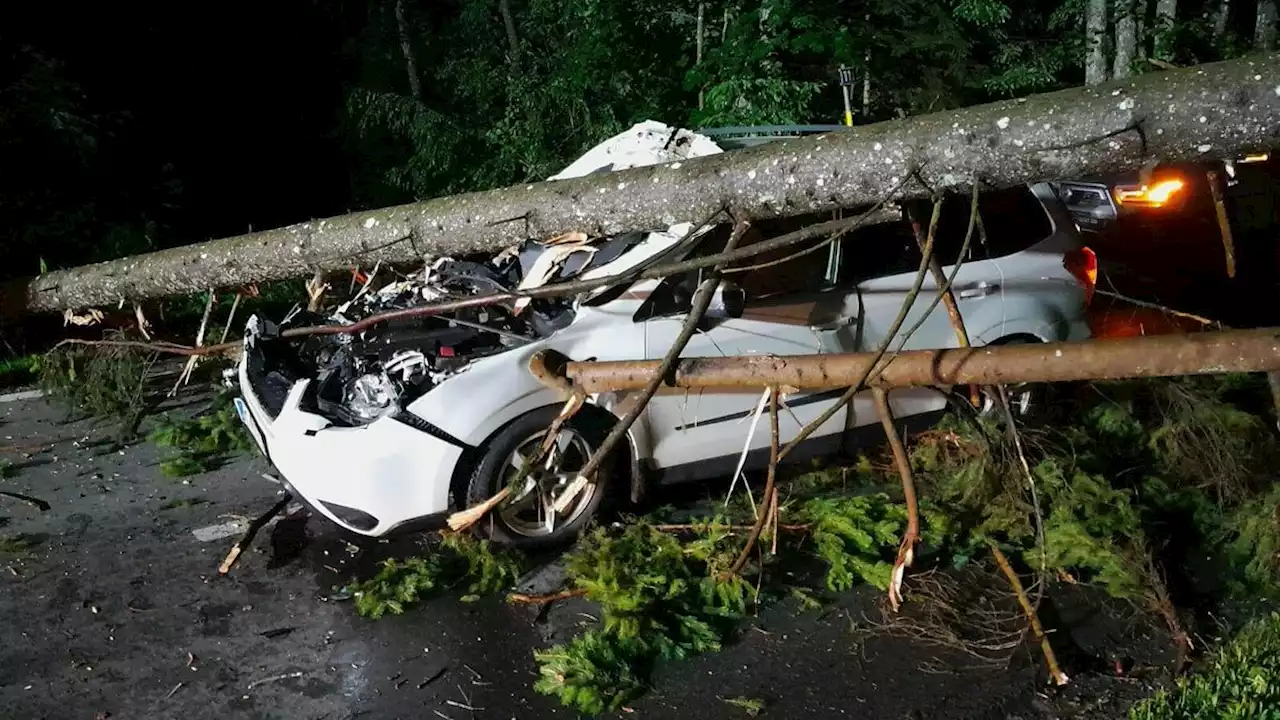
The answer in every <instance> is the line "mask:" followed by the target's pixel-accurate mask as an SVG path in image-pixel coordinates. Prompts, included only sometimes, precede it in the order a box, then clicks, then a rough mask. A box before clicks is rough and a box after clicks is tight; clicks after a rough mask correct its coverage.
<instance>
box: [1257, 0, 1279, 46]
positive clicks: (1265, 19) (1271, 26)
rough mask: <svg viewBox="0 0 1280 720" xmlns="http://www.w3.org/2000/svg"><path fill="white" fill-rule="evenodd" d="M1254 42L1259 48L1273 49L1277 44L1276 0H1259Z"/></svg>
mask: <svg viewBox="0 0 1280 720" xmlns="http://www.w3.org/2000/svg"><path fill="white" fill-rule="evenodd" d="M1253 44H1254V46H1255V47H1257V48H1258V49H1259V50H1271V49H1272V48H1274V47H1275V46H1276V0H1258V19H1257V23H1256V24H1255V25H1254V28H1253Z"/></svg>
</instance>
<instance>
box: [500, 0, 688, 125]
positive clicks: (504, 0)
mask: <svg viewBox="0 0 1280 720" xmlns="http://www.w3.org/2000/svg"><path fill="white" fill-rule="evenodd" d="M503 1H504V2H505V1H506V0H503ZM706 11H707V4H706V3H704V2H700V3H698V30H697V33H698V35H697V41H696V42H697V53H698V54H697V56H696V57H695V59H694V62H693V64H694V67H702V44H703V42H704V40H705V36H706V25H705V24H704V22H703V16H704V15H705V14H706ZM705 101H706V91H705V90H704V89H703V88H698V109H699V110H701V109H702V106H703V105H704V104H705Z"/></svg>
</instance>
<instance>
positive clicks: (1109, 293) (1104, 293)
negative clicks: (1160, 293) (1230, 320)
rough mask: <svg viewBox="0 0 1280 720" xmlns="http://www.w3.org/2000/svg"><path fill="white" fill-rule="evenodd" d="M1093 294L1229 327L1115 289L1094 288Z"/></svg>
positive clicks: (1218, 327) (1213, 324) (1217, 327)
mask: <svg viewBox="0 0 1280 720" xmlns="http://www.w3.org/2000/svg"><path fill="white" fill-rule="evenodd" d="M1093 294H1094V295H1101V296H1103V297H1109V298H1112V299H1115V300H1119V301H1121V302H1123V303H1126V304H1128V305H1136V306H1137V307H1140V308H1146V309H1148V310H1158V311H1160V312H1162V313H1164V314H1166V315H1172V316H1174V317H1180V318H1186V319H1188V320H1194V321H1196V322H1198V323H1200V324H1201V325H1209V326H1212V327H1214V328H1216V329H1218V330H1225V329H1227V326H1226V325H1223V324H1222V323H1221V322H1219V321H1217V320H1210V319H1209V318H1207V317H1203V316H1201V315H1195V314H1192V313H1189V312H1183V311H1181V310H1174V309H1173V308H1171V307H1169V306H1167V305H1160V304H1158V303H1153V302H1147V301H1146V300H1139V299H1137V298H1131V297H1129V296H1127V295H1121V294H1120V293H1118V292H1113V291H1111V290H1100V289H1097V288H1094V291H1093Z"/></svg>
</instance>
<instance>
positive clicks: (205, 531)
mask: <svg viewBox="0 0 1280 720" xmlns="http://www.w3.org/2000/svg"><path fill="white" fill-rule="evenodd" d="M246 527H247V523H246V522H245V521H244V520H230V521H228V522H224V523H218V524H217V525H207V526H205V527H199V528H196V529H194V530H192V531H191V534H192V535H195V536H196V540H199V541H200V542H213V541H215V540H223V539H225V538H229V537H235V536H236V535H239V534H240V533H242V532H244V529H245V528H246Z"/></svg>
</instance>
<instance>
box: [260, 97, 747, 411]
mask: <svg viewBox="0 0 1280 720" xmlns="http://www.w3.org/2000/svg"><path fill="white" fill-rule="evenodd" d="M720 152H722V151H721V148H720V147H719V146H718V145H716V143H715V142H713V141H712V140H710V139H709V138H707V137H705V136H702V135H699V134H697V133H694V132H691V131H689V130H685V129H681V128H673V127H670V126H667V125H664V124H663V123H660V122H655V121H646V122H642V123H639V124H637V125H634V126H633V127H631V128H629V129H627V130H626V131H624V132H622V133H619V134H618V135H615V136H614V137H611V138H609V139H608V140H605V141H604V142H602V143H600V144H599V145H597V146H595V147H593V148H591V149H590V150H588V151H587V152H586V153H585V154H583V155H582V156H581V157H580V158H578V159H577V160H575V161H574V162H573V163H571V164H570V165H569V166H568V167H566V168H565V169H564V170H562V171H561V172H560V173H558V174H556V175H554V176H552V177H551V178H549V180H551V181H555V180H562V179H566V178H573V177H582V176H585V175H590V174H594V173H600V172H612V171H615V170H624V169H628V168H634V167H642V166H646V165H657V164H661V163H666V162H676V161H680V160H686V159H691V158H696V157H702V156H706V155H714V154H717V153H720ZM692 227H693V226H692V224H691V223H681V224H678V225H675V226H672V227H670V228H667V229H666V230H665V231H661V232H652V233H639V232H635V233H627V234H623V235H618V236H614V237H604V238H590V237H588V236H587V235H585V234H584V233H580V232H570V233H565V234H564V235H561V236H559V237H555V238H551V239H550V240H546V241H543V242H537V241H528V242H525V243H523V244H521V245H518V246H513V247H509V248H507V249H505V250H503V251H502V252H500V253H497V254H496V255H494V256H491V257H480V258H453V257H431V258H426V259H425V263H424V265H423V266H422V267H421V268H420V269H418V270H416V271H413V272H410V273H407V274H397V273H394V272H393V270H392V269H389V268H373V269H372V271H371V273H370V274H369V275H368V276H364V277H363V279H362V284H361V285H360V286H359V289H358V291H357V292H356V293H355V295H354V296H353V297H352V299H351V300H349V301H347V302H344V303H342V304H341V305H339V306H338V308H337V309H336V310H335V311H334V312H333V313H332V314H331V315H329V316H328V317H323V316H317V315H314V314H311V313H306V312H295V313H291V315H290V317H288V318H285V320H284V321H283V322H282V323H281V324H280V325H279V326H276V325H274V324H272V323H267V322H265V321H262V320H261V319H260V318H253V319H251V321H250V324H249V327H248V328H246V337H245V348H246V355H247V356H251V357H249V358H248V359H247V360H246V362H249V363H250V364H251V367H253V368H254V371H255V372H254V373H251V382H254V383H255V386H256V384H257V381H256V380H253V379H252V378H257V377H261V378H263V380H262V382H263V383H264V388H263V389H264V390H265V389H267V388H266V387H265V386H266V385H267V384H270V385H272V386H273V388H274V389H275V392H276V393H277V394H278V390H279V385H280V384H281V383H288V382H296V381H297V380H301V379H308V380H312V382H311V383H310V384H309V386H308V389H307V395H306V397H305V398H304V401H305V402H306V404H307V405H308V407H309V409H311V410H313V411H315V412H318V413H319V414H322V415H324V416H325V417H327V418H329V419H330V420H331V421H333V422H335V423H339V424H343V425H360V424H365V423H368V422H372V421H373V420H376V419H378V418H379V417H383V416H386V415H389V414H394V413H396V412H399V411H400V410H401V409H402V408H404V407H405V406H406V405H407V404H408V403H409V402H411V401H412V400H414V399H415V398H417V397H419V396H421V395H422V394H423V393H426V392H428V391H429V390H430V389H431V388H432V387H434V386H435V385H437V384H439V383H440V382H443V381H444V380H445V379H447V378H449V377H451V376H453V375H455V374H457V373H459V372H463V371H465V370H466V369H467V367H468V366H469V365H470V364H471V363H473V362H475V361H476V360H478V359H480V358H483V357H488V356H490V355H493V354H496V353H501V352H506V351H507V350H509V349H511V348H513V347H519V346H521V345H524V344H527V343H530V342H534V341H536V340H539V339H541V338H545V337H547V336H548V335H550V334H552V333H554V332H556V331H557V330H559V329H561V328H563V327H565V326H567V325H568V324H569V323H571V322H573V320H574V317H575V313H576V309H577V307H578V303H579V302H582V301H584V300H590V299H592V298H594V297H598V296H599V295H600V294H602V293H604V292H608V291H609V290H610V288H608V287H604V288H599V289H597V290H596V291H592V292H589V293H586V294H584V295H582V296H578V297H566V298H547V299H530V298H520V299H519V300H517V301H515V302H513V303H504V304H495V305H489V306H485V307H479V308H468V309H465V310H459V311H456V312H454V313H451V314H449V315H447V316H423V317H414V318H402V319H397V320H392V321H388V322H385V323H379V324H377V325H374V326H372V327H371V328H369V329H367V330H364V331H362V332H358V333H351V334H334V335H322V336H313V337H309V338H306V339H304V340H302V341H301V342H295V343H286V342H285V341H284V340H282V339H280V337H279V334H280V330H281V329H282V328H283V327H286V326H290V325H301V324H335V325H350V324H352V323H355V322H358V321H360V320H362V319H365V318H368V317H370V316H373V315H377V314H380V313H384V312H388V311H393V310H404V309H411V308H414V307H419V306H422V305H424V304H428V303H433V302H438V301H443V300H449V299H458V298H465V297H468V296H475V295H488V294H492V293H496V292H509V291H513V290H528V289H531V288H536V287H539V286H542V285H545V284H548V283H555V282H563V281H566V280H570V279H575V278H581V279H596V278H602V277H609V276H611V275H615V274H618V273H622V272H625V271H627V270H630V269H633V268H636V267H638V266H640V265H642V264H645V263H648V262H652V261H654V258H657V257H658V256H660V255H661V254H662V253H663V252H665V251H667V250H670V249H671V248H672V247H674V246H675V245H676V244H677V243H679V242H680V241H681V240H682V239H683V238H685V237H686V236H687V235H688V233H689V232H690V230H691V229H692ZM359 275H360V273H358V272H357V273H355V276H357V277H358V276H359Z"/></svg>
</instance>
